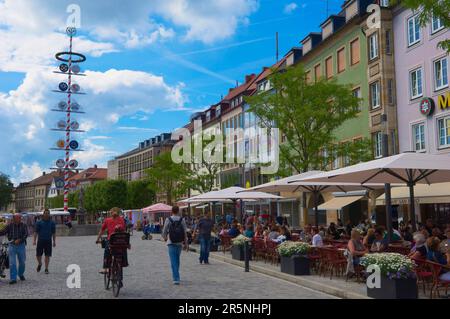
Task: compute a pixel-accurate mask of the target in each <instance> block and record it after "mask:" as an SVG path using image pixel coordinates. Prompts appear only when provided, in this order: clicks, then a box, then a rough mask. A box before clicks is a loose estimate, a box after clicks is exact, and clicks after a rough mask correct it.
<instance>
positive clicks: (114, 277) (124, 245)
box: [102, 232, 130, 297]
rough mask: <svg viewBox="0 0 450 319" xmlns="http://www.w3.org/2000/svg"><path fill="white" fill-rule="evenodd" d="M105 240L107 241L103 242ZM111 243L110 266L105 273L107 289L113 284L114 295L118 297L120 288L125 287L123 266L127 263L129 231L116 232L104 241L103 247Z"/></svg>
mask: <svg viewBox="0 0 450 319" xmlns="http://www.w3.org/2000/svg"><path fill="white" fill-rule="evenodd" d="M103 242H105V243H104V244H103ZM106 245H109V251H110V253H111V260H109V261H108V264H109V265H110V267H109V268H108V271H107V272H106V273H105V274H104V284H105V289H106V290H109V288H110V286H112V291H113V296H114V297H118V296H119V293H120V289H121V288H122V287H123V267H124V263H125V258H124V257H125V253H126V250H127V249H129V247H130V234H129V233H126V232H125V233H114V234H112V235H111V237H110V239H109V241H108V242H106V240H103V241H102V247H103V246H104V247H106Z"/></svg>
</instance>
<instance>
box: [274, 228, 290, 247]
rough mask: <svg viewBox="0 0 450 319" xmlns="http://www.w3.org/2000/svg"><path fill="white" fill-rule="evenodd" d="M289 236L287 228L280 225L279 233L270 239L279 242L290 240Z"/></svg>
mask: <svg viewBox="0 0 450 319" xmlns="http://www.w3.org/2000/svg"><path fill="white" fill-rule="evenodd" d="M290 238H291V234H290V233H289V231H288V230H287V228H286V227H281V229H280V235H279V236H278V237H277V238H275V239H272V241H274V242H276V243H278V244H281V243H282V242H285V241H286V240H290Z"/></svg>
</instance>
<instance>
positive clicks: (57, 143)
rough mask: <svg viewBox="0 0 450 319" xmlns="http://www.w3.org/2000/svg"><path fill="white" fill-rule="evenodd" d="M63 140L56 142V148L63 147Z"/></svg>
mask: <svg viewBox="0 0 450 319" xmlns="http://www.w3.org/2000/svg"><path fill="white" fill-rule="evenodd" d="M64 145H65V142H64V140H59V141H58V142H56V147H58V148H64Z"/></svg>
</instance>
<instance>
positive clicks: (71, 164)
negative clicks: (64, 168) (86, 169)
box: [69, 160, 78, 169]
mask: <svg viewBox="0 0 450 319" xmlns="http://www.w3.org/2000/svg"><path fill="white" fill-rule="evenodd" d="M69 167H70V168H71V169H74V168H77V167H78V161H76V160H71V161H70V162H69Z"/></svg>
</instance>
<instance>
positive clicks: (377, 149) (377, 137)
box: [373, 132, 383, 158]
mask: <svg viewBox="0 0 450 319" xmlns="http://www.w3.org/2000/svg"><path fill="white" fill-rule="evenodd" d="M373 139H374V141H373V144H374V156H375V158H380V157H382V156H383V134H382V133H381V132H376V133H375V134H374V135H373Z"/></svg>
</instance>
